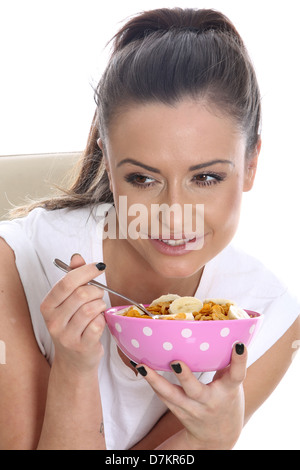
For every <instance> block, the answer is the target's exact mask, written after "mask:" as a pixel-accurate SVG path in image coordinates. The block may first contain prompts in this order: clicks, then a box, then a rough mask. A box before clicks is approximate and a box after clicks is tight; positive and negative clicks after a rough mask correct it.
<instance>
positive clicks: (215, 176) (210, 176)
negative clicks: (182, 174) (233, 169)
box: [193, 173, 226, 186]
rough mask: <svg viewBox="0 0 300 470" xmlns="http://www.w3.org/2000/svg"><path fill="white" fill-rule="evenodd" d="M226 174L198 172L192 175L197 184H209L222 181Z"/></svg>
mask: <svg viewBox="0 0 300 470" xmlns="http://www.w3.org/2000/svg"><path fill="white" fill-rule="evenodd" d="M225 177H226V175H225V174H221V173H200V174H198V175H195V176H194V177H193V181H195V183H196V184H197V185H198V186H211V185H214V184H217V183H220V182H221V181H224V179H225Z"/></svg>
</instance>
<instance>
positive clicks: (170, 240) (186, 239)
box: [159, 237, 196, 246]
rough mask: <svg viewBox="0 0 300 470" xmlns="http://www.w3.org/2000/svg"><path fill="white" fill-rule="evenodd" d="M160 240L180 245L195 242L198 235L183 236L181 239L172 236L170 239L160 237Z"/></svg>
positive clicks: (172, 244)
mask: <svg viewBox="0 0 300 470" xmlns="http://www.w3.org/2000/svg"><path fill="white" fill-rule="evenodd" d="M159 241H160V242H162V243H165V244H166V245H169V246H180V245H186V244H187V243H190V242H192V241H193V242H194V241H196V237H193V238H181V239H173V238H170V239H168V240H163V239H159Z"/></svg>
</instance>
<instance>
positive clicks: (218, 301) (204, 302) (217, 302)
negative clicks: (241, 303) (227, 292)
mask: <svg viewBox="0 0 300 470" xmlns="http://www.w3.org/2000/svg"><path fill="white" fill-rule="evenodd" d="M209 302H213V303H214V304H218V305H226V304H231V305H235V306H236V303H235V302H234V301H233V300H228V299H205V300H203V304H207V303H209Z"/></svg>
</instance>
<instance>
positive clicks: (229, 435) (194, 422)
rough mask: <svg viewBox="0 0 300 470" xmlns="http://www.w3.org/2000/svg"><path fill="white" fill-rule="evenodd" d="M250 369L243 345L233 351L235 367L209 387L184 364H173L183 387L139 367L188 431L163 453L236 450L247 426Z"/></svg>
mask: <svg viewBox="0 0 300 470" xmlns="http://www.w3.org/2000/svg"><path fill="white" fill-rule="evenodd" d="M246 365H247V351H246V349H245V348H244V345H241V344H237V345H235V347H234V348H233V352H232V359H231V364H230V365H229V366H228V367H227V368H226V369H224V370H222V371H219V372H217V373H216V375H215V377H214V380H213V382H211V383H210V384H208V385H205V384H202V383H200V382H198V380H197V379H196V377H195V376H194V375H193V374H192V372H191V371H190V369H189V368H188V367H187V365H185V364H184V363H182V362H175V363H172V364H171V366H172V368H173V370H174V372H175V373H176V375H177V377H178V380H179V382H180V384H181V386H179V385H173V384H171V383H170V382H168V381H167V380H166V379H165V378H164V377H162V376H160V375H159V374H157V373H156V372H155V371H153V370H151V369H149V368H148V367H146V366H143V365H138V366H137V369H138V370H139V372H140V373H141V374H142V375H143V376H144V377H145V379H146V380H147V381H148V383H149V384H150V385H151V387H152V388H153V390H154V391H155V392H156V394H157V395H158V396H159V398H160V399H161V400H162V401H163V402H164V403H165V404H166V405H167V406H168V408H169V409H170V411H171V412H172V413H173V414H174V415H175V416H176V417H177V418H178V419H179V421H180V422H181V423H182V424H183V426H184V428H185V429H184V430H183V431H180V432H179V433H178V434H177V435H175V436H173V437H171V438H170V439H169V440H168V441H166V442H165V443H164V444H163V445H162V446H161V447H160V449H163V448H164V446H166V448H167V449H170V448H171V449H174V448H180V449H199V450H200V449H207V450H214V449H215V450H217V449H218V450H220V449H232V448H233V446H234V444H235V443H236V441H237V439H238V437H239V435H240V433H241V431H242V429H243V424H244V405H245V403H244V390H243V381H244V379H245V376H246ZM172 441H174V442H172ZM172 446H175V447H172ZM176 446H179V447H176Z"/></svg>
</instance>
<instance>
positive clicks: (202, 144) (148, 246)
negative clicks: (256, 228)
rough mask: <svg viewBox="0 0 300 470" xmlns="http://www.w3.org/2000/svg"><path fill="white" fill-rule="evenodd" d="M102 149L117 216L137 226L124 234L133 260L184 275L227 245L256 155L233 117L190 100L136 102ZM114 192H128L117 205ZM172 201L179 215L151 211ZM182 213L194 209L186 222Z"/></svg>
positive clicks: (169, 274)
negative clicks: (136, 233)
mask: <svg viewBox="0 0 300 470" xmlns="http://www.w3.org/2000/svg"><path fill="white" fill-rule="evenodd" d="M104 148H105V151H104V153H105V159H106V164H107V171H108V175H109V179H110V186H111V190H112V192H113V195H114V200H115V207H116V211H117V215H118V220H119V221H120V218H121V219H122V227H123V226H124V221H125V222H126V223H125V225H126V226H127V227H130V225H131V227H132V226H135V227H137V229H140V230H141V233H140V238H137V239H135V238H136V237H133V236H132V232H131V234H130V233H129V232H128V231H127V232H126V233H123V238H124V241H123V243H128V244H130V248H131V249H130V251H131V253H133V255H134V256H137V259H139V260H140V261H143V262H145V261H146V262H147V263H148V264H149V265H150V267H151V268H152V269H153V270H154V271H156V272H157V273H159V274H160V275H163V276H165V277H168V278H179V277H181V278H182V277H189V276H192V275H193V274H195V273H196V272H197V271H199V270H200V269H201V268H202V267H203V266H204V265H205V264H206V263H207V262H208V261H209V260H210V259H212V258H213V257H214V256H216V255H217V254H218V253H219V252H220V251H222V249H223V248H225V247H226V246H227V245H228V243H229V242H230V241H231V239H232V237H233V235H234V234H235V231H236V229H237V225H238V221H239V214H240V206H241V200H242V193H243V191H248V190H249V189H251V187H252V184H253V180H254V176H255V167H256V159H257V155H255V156H254V157H253V158H252V160H249V159H247V160H246V158H245V151H246V141H245V136H244V135H243V134H242V133H241V132H239V131H238V127H237V125H236V124H235V123H234V122H233V121H232V120H231V119H229V118H228V117H226V116H225V115H223V116H222V115H221V113H216V112H213V111H212V108H209V107H207V106H206V107H205V106H204V105H203V103H201V102H195V101H191V100H189V99H186V100H182V101H181V102H179V103H178V104H176V105H175V106H168V105H164V104H159V103H150V104H145V105H136V106H132V107H128V108H127V109H126V110H125V111H124V112H122V113H120V114H119V115H118V116H117V117H115V118H114V120H113V122H112V123H111V125H110V127H109V132H108V136H107V139H106V141H105V146H104ZM120 196H126V198H127V199H125V198H124V197H123V198H121V199H123V201H122V203H121V205H120V202H119V201H120V199H119V198H120ZM124 201H125V202H126V205H125V204H124ZM133 204H139V206H133ZM162 204H165V206H161V205H162ZM173 204H176V205H177V208H180V209H182V210H181V214H180V210H179V212H178V211H177V212H175V213H173V212H172V211H171V212H169V213H168V211H166V212H165V214H166V217H165V218H163V216H162V212H155V211H154V208H155V207H156V208H157V207H159V206H161V207H164V208H170V207H171V206H172V205H173ZM153 205H156V206H153ZM173 207H175V206H173ZM130 208H132V209H134V210H133V212H132V214H131V215H128V211H129V212H130ZM139 208H140V209H142V213H141V212H136V210H137V209H139ZM185 208H188V209H185ZM197 209H198V210H197ZM202 209H204V220H203V219H201V214H202V215H203V212H202ZM185 210H187V212H184V211H185ZM124 212H127V213H124ZM185 213H186V214H188V213H189V214H190V215H192V225H191V221H190V220H189V224H188V225H189V227H187V223H186V221H187V219H185V218H184V216H183V214H185ZM174 214H176V215H174ZM180 215H182V217H180ZM138 216H140V217H141V216H143V219H142V218H139V222H140V225H139V226H137V217H138ZM151 217H152V219H151ZM145 219H147V220H146V222H147V224H145ZM134 221H135V222H134ZM154 221H155V223H154ZM157 224H158V225H157ZM154 225H155V227H154ZM157 227H159V228H158V230H159V232H157ZM163 229H164V230H166V231H167V232H166V233H168V231H169V235H168V236H166V233H163ZM122 230H123V229H122ZM124 230H126V229H124ZM196 230H197V235H196V238H194V239H192V240H191V241H188V240H189V238H192V237H193V236H194V235H195V231H196ZM145 232H146V233H145ZM162 239H164V241H161V240H162ZM174 239H176V245H175V242H174ZM170 240H171V241H170ZM174 245H175V246H174ZM197 246H198V249H197ZM128 248H129V246H128ZM132 249H133V250H132Z"/></svg>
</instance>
